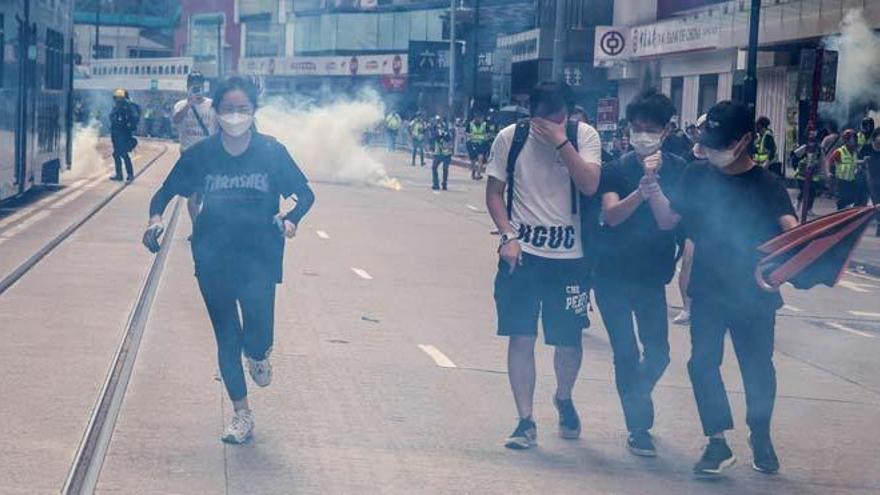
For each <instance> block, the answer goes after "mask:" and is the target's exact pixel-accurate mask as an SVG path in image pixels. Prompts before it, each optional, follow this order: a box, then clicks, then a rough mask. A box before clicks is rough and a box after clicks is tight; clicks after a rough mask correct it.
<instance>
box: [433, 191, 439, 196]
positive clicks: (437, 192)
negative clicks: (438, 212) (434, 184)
mask: <svg viewBox="0 0 880 495" xmlns="http://www.w3.org/2000/svg"><path fill="white" fill-rule="evenodd" d="M431 192H432V193H434V194H437V195H439V194H440V191H431Z"/></svg>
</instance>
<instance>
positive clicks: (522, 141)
mask: <svg viewBox="0 0 880 495" xmlns="http://www.w3.org/2000/svg"><path fill="white" fill-rule="evenodd" d="M570 101H571V90H570V89H569V88H568V86H566V85H565V84H562V83H555V82H544V83H540V84H538V85H537V86H536V87H535V89H534V90H533V91H532V94H531V115H532V118H531V120H530V121H529V125H528V128H526V129H525V132H523V131H522V130H520V131H519V133H518V132H517V131H518V130H519V129H518V128H519V127H524V126H523V125H522V124H514V125H512V126H509V127H507V128H505V129H503V130H502V131H501V132H500V133H499V134H498V136H497V137H496V138H495V142H494V143H493V144H492V151H491V154H490V158H489V165H488V169H487V174H488V175H489V182H488V184H487V185H486V205H487V207H488V209H489V214H490V215H491V216H492V220H493V221H494V222H495V225H496V226H497V227H498V231H499V232H500V233H501V245H500V247H499V254H500V258H501V259H500V261H499V264H498V274H497V276H496V278H495V306H496V310H497V313H498V334H499V335H502V336H507V337H509V339H510V340H509V343H508V355H507V356H508V358H507V366H508V376H509V378H510V385H511V388H512V390H513V398H514V401H515V403H516V408H517V412H518V413H519V424H518V425H517V427H516V429H515V430H514V432H513V434H511V435H510V437H508V439H507V441H506V443H505V446H507V447H508V448H512V449H527V448H529V447H532V446H533V445H535V443H536V440H537V429H536V426H535V422H534V420H533V419H532V405H533V402H534V390H535V341H536V340H537V335H538V320H539V319H540V320H541V322H542V327H543V329H544V341H545V342H546V344H547V345H552V346H554V347H555V356H554V360H555V370H556V380H557V388H556V395H555V396H554V400H553V402H554V404H555V405H556V408H557V410H558V411H559V432H560V435H561V436H562V437H563V438H572V439H573V438H578V437H579V436H580V429H581V427H580V419H579V418H578V415H577V411H576V410H575V408H574V404H573V403H572V400H571V391H572V388H573V387H574V383H575V380H576V379H577V375H578V371H579V370H580V365H581V358H582V355H583V351H582V348H581V332H582V330H583V329H584V328H586V327H587V325H588V324H589V321H588V319H587V300H588V296H587V294H588V290H589V287H588V272H587V269H586V266H585V264H584V260H583V257H584V247H583V245H582V239H581V228H582V226H581V220H580V209H581V208H580V206H581V205H580V204H579V203H580V201H579V198H580V194H578V193H579V192H580V193H582V194H584V195H586V196H593V195H594V194H596V191H597V189H598V186H599V178H600V174H601V170H600V163H601V142H600V139H599V134H598V133H597V132H596V130H595V129H593V128H592V127H590V126H589V125H587V124H585V123H577V124H572V125H576V126H577V127H576V129H575V131H576V136H577V143H576V146H575V143H571V142H570V141H569V138H568V137H567V136H568V135H569V134H570V133H569V132H567V129H566V122H567V120H568V118H567V113H568V108H570V106H571V105H570ZM572 134H574V133H572ZM511 149H513V150H514V152H515V151H516V150H517V149H519V152H518V153H517V154H516V158H515V163H514V165H515V166H514V167H513V171H512V174H510V171H509V167H508V161H509V156H510V154H511ZM509 175H510V176H509ZM511 179H512V187H511ZM505 192H507V193H508V194H507V201H506V200H505Z"/></svg>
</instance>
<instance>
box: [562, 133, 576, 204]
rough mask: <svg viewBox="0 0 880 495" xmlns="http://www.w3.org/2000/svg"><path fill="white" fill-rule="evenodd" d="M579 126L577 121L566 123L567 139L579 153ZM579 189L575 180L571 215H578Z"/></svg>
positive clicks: (572, 183) (572, 190) (572, 186)
mask: <svg viewBox="0 0 880 495" xmlns="http://www.w3.org/2000/svg"><path fill="white" fill-rule="evenodd" d="M578 124H579V122H578V121H576V120H569V121H567V122H566V123H565V137H566V139H568V142H570V143H571V145H572V146H574V150H575V151H578V144H577V143H578ZM578 199H579V196H578V189H577V186H575V185H574V179H572V181H571V214H572V215H577V212H578Z"/></svg>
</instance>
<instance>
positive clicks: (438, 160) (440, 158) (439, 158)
mask: <svg viewBox="0 0 880 495" xmlns="http://www.w3.org/2000/svg"><path fill="white" fill-rule="evenodd" d="M450 163H452V156H451V155H434V163H433V164H432V165H431V177H432V178H433V179H434V189H437V188H438V187H440V177H438V174H437V168H438V167H439V166H440V165H443V188H444V189H446V184H447V182H449V164H450Z"/></svg>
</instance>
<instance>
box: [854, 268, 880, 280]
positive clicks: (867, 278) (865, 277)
mask: <svg viewBox="0 0 880 495" xmlns="http://www.w3.org/2000/svg"><path fill="white" fill-rule="evenodd" d="M846 274H847V275H849V276H851V277H856V278H860V279H862V280H869V281H871V282H880V278H877V277H872V276H871V275H865V274H864V273H859V272H854V271H852V270H848V271H847V272H846Z"/></svg>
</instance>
